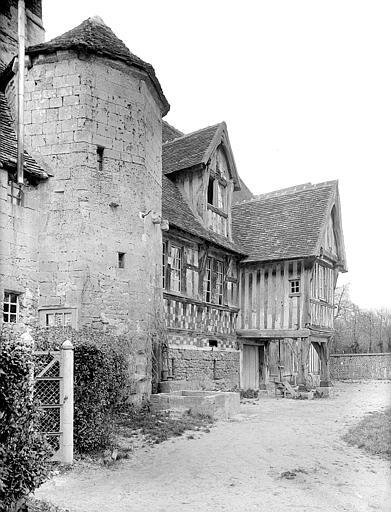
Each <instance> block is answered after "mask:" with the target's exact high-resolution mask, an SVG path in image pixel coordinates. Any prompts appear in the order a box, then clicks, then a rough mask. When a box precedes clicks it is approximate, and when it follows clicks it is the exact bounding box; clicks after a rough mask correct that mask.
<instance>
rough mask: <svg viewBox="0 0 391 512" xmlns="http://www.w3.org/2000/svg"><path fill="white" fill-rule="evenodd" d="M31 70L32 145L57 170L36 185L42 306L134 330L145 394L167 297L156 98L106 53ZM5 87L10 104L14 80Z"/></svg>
mask: <svg viewBox="0 0 391 512" xmlns="http://www.w3.org/2000/svg"><path fill="white" fill-rule="evenodd" d="M26 75H27V76H26V102H25V105H26V107H25V119H26V127H25V140H26V147H27V148H28V150H29V152H30V153H31V154H32V156H34V157H35V158H36V160H37V161H38V162H40V163H41V164H42V166H43V167H44V168H45V169H46V170H47V171H48V172H50V173H52V174H53V177H51V178H50V179H49V180H48V181H47V182H46V183H42V184H41V185H40V190H41V201H40V215H39V218H40V222H39V253H38V258H39V275H38V281H39V306H40V307H41V308H74V309H75V310H77V313H78V326H79V327H81V326H91V327H94V326H96V327H97V328H99V329H101V328H102V327H103V328H105V327H107V329H109V330H110V331H112V332H113V333H114V334H116V335H125V334H126V335H128V336H129V337H132V339H134V340H135V345H134V346H135V353H134V354H133V357H134V358H135V368H136V380H137V381H138V382H139V392H140V393H141V394H148V393H149V391H150V372H151V360H150V359H151V349H150V334H151V330H153V328H154V320H155V317H156V315H159V314H160V311H161V301H162V296H161V295H162V294H161V229H160V225H159V224H154V223H153V222H152V217H153V214H154V213H156V214H157V215H159V214H161V112H160V109H159V106H158V105H157V104H156V102H155V100H154V97H153V95H152V94H151V92H150V89H149V85H148V84H147V78H146V77H145V76H143V75H141V74H140V73H138V72H136V71H134V70H133V69H131V68H129V67H128V66H126V65H125V64H121V63H119V62H114V61H111V60H110V59H106V58H101V57H94V56H91V55H85V56H84V55H76V54H75V53H73V52H57V54H55V55H48V56H39V57H38V58H37V59H36V60H35V61H34V62H33V67H32V68H31V69H30V70H29V71H28V72H27V73H26ZM6 94H7V96H8V97H9V100H10V101H9V102H10V104H11V105H12V95H13V84H12V83H10V84H9V86H8V87H7V90H6ZM98 146H99V147H102V148H104V152H103V167H102V168H100V166H99V163H98V156H97V148H98ZM141 212H143V213H145V214H148V215H146V216H145V217H144V218H142V216H140V213H141ZM119 252H121V253H125V260H124V261H125V267H124V268H119V264H118V253H119Z"/></svg>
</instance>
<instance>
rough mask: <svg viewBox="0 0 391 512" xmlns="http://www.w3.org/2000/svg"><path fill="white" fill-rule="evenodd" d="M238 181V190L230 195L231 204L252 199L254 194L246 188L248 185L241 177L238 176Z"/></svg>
mask: <svg viewBox="0 0 391 512" xmlns="http://www.w3.org/2000/svg"><path fill="white" fill-rule="evenodd" d="M239 181H240V190H235V191H234V193H233V195H232V204H236V203H241V202H242V201H249V200H250V199H254V194H253V193H252V192H251V190H250V189H249V188H248V186H247V185H246V184H245V183H244V181H243V180H242V178H239Z"/></svg>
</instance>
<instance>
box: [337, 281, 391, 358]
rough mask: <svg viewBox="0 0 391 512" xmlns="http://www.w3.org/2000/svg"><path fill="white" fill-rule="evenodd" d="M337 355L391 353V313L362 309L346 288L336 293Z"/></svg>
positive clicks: (384, 310)
mask: <svg viewBox="0 0 391 512" xmlns="http://www.w3.org/2000/svg"><path fill="white" fill-rule="evenodd" d="M335 304H336V309H335V314H334V319H335V322H334V327H335V335H334V338H333V341H332V346H331V351H332V352H334V353H342V352H345V353H353V354H354V353H373V352H391V311H390V310H387V309H381V310H375V309H370V310H366V309H361V308H359V307H358V306H357V305H356V304H354V303H353V302H352V301H351V300H350V297H349V288H348V286H347V285H345V286H342V287H340V288H337V289H336V292H335Z"/></svg>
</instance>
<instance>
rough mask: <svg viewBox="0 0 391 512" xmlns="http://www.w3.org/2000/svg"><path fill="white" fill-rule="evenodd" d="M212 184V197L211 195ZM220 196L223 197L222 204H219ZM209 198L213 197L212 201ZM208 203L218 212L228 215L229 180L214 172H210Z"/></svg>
mask: <svg viewBox="0 0 391 512" xmlns="http://www.w3.org/2000/svg"><path fill="white" fill-rule="evenodd" d="M211 184H212V187H213V188H212V198H211V197H210V192H211ZM219 198H221V206H220V205H219ZM209 199H212V202H210V200H209ZM206 203H207V206H208V207H212V209H213V210H214V211H216V212H217V213H220V214H223V215H224V216H228V214H227V208H228V199H227V181H226V180H225V179H224V178H220V177H218V176H216V175H215V174H214V173H212V172H211V173H210V174H209V180H208V187H207V192H206Z"/></svg>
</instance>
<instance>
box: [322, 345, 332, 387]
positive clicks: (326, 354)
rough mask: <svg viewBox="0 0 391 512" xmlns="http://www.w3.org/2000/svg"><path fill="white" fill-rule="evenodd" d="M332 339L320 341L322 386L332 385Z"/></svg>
mask: <svg viewBox="0 0 391 512" xmlns="http://www.w3.org/2000/svg"><path fill="white" fill-rule="evenodd" d="M329 343H330V340H328V341H327V342H326V343H320V387H326V388H327V387H330V386H331V381H330V348H329Z"/></svg>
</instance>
